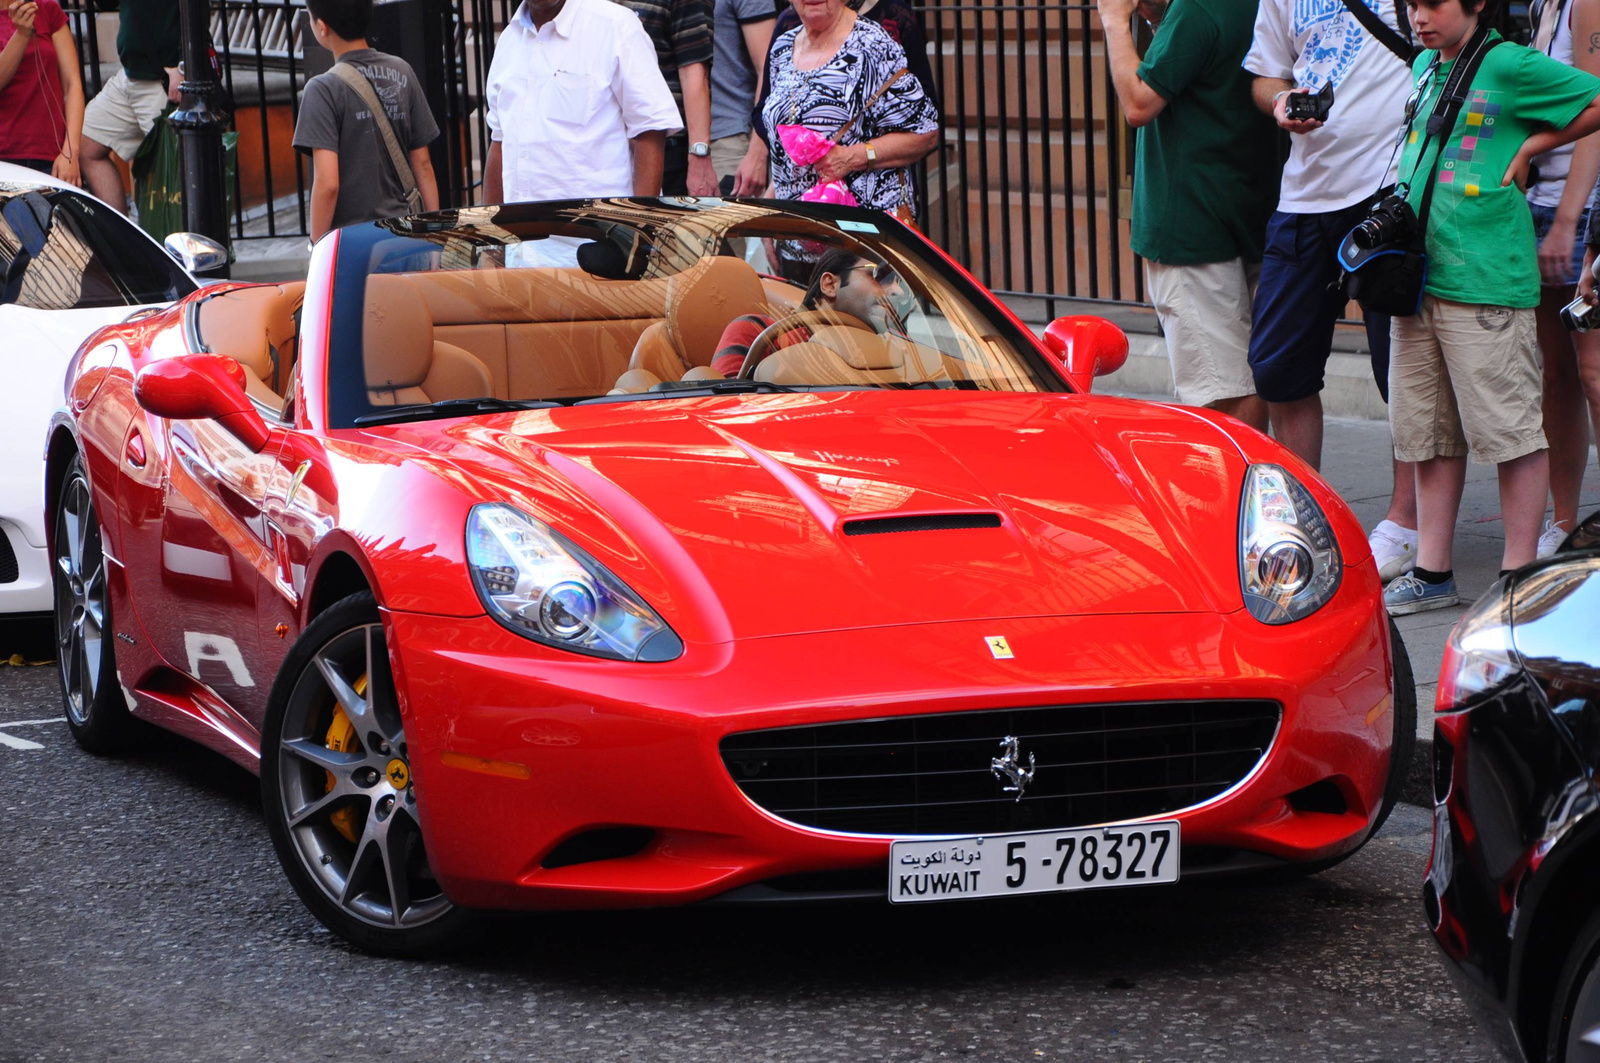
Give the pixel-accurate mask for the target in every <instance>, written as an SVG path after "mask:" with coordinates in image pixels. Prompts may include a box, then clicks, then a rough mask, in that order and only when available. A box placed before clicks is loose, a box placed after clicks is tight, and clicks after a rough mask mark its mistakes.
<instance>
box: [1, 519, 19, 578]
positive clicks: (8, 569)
mask: <svg viewBox="0 0 1600 1063" xmlns="http://www.w3.org/2000/svg"><path fill="white" fill-rule="evenodd" d="M15 582H17V555H16V554H15V553H13V552H12V550H11V539H10V538H9V537H7V535H6V528H5V525H4V524H0V583H15Z"/></svg>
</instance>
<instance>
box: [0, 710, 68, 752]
mask: <svg viewBox="0 0 1600 1063" xmlns="http://www.w3.org/2000/svg"><path fill="white" fill-rule="evenodd" d="M66 722H67V718H66V717H65V716H52V717H50V718H49V719H48V720H11V721H8V722H6V723H0V727H32V726H34V725H35V724H41V723H66ZM0 746H5V747H6V748H7V749H21V750H28V749H43V748H44V746H42V745H40V744H39V743H38V742H30V741H28V740H27V739H26V738H18V737H16V736H15V735H8V734H6V733H5V732H4V731H0Z"/></svg>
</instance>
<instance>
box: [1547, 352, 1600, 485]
mask: <svg viewBox="0 0 1600 1063" xmlns="http://www.w3.org/2000/svg"><path fill="white" fill-rule="evenodd" d="M1572 345H1573V346H1574V347H1575V348H1577V352H1578V380H1579V381H1580V382H1581V383H1582V384H1583V394H1584V398H1586V399H1587V400H1588V401H1589V421H1590V423H1591V425H1593V427H1594V441H1595V443H1596V444H1600V332H1574V333H1573V334H1572ZM1583 460H1584V464H1585V465H1587V464H1588V461H1589V452H1588V450H1587V449H1585V450H1584V452H1583ZM1551 475H1552V476H1554V475H1555V473H1554V470H1553V469H1552V471H1551Z"/></svg>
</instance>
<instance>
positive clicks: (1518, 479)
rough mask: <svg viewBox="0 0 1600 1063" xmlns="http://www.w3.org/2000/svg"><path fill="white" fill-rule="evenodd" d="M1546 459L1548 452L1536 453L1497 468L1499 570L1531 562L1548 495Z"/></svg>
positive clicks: (1518, 566) (1548, 483)
mask: <svg viewBox="0 0 1600 1063" xmlns="http://www.w3.org/2000/svg"><path fill="white" fill-rule="evenodd" d="M1549 458H1550V452H1549V451H1547V450H1536V451H1534V452H1533V453H1532V454H1524V455H1523V456H1522V457H1520V458H1512V459H1511V460H1510V461H1502V462H1501V463H1500V465H1499V472H1500V515H1501V520H1502V521H1503V522H1504V524H1505V529H1506V547H1505V553H1504V554H1503V555H1502V556H1501V559H1500V567H1501V568H1521V567H1522V566H1523V565H1526V564H1527V563H1528V562H1530V561H1532V560H1533V556H1534V552H1535V550H1536V549H1537V548H1538V545H1539V526H1540V525H1541V524H1543V523H1544V500H1545V496H1546V495H1548V494H1549V493H1550V461H1549ZM1457 497H1458V498H1459V497H1460V496H1459V495H1458V496H1457ZM1424 542H1426V539H1425V540H1424Z"/></svg>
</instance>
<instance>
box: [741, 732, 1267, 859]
mask: <svg viewBox="0 0 1600 1063" xmlns="http://www.w3.org/2000/svg"><path fill="white" fill-rule="evenodd" d="M1281 712H1282V708H1281V706H1279V705H1278V704H1277V703H1276V702H1272V701H1164V702H1133V703H1124V704H1114V705H1064V706H1052V707H1048V708H1033V709H1002V710H989V711H984V712H951V713H940V714H937V715H931V716H897V717H891V718H888V719H879V720H853V721H850V722H847V723H830V724H817V725H813V726H807V727H782V728H776V729H773V730H768V731H747V732H745V733H743V734H734V735H729V736H727V737H726V738H724V739H723V740H722V746H721V750H722V761H723V763H724V764H725V765H726V766H727V769H728V772H729V774H731V775H732V776H733V780H734V782H736V783H737V784H738V785H739V788H740V789H741V790H743V791H744V792H745V795H746V796H748V797H749V798H750V800H752V801H754V802H755V803H756V804H758V805H760V806H761V807H762V808H764V809H766V810H767V811H768V812H771V813H772V814H774V815H776V816H779V817H782V818H783V819H786V820H789V821H790V822H793V823H799V824H803V825H805V826H808V827H819V828H822V829H825V830H838V831H850V832H854V833H861V834H894V835H914V834H978V833H988V832H995V831H1012V830H1042V829H1047V828H1054V827H1077V826H1084V825H1086V824H1092V823H1104V822H1107V821H1110V820H1120V819H1133V818H1137V817H1140V816H1155V815H1161V814H1163V813H1166V812H1174V811H1177V810H1178V809H1181V808H1188V807H1190V806H1192V805H1197V804H1200V803H1201V802H1203V801H1207V800H1209V799H1211V798H1213V797H1215V796H1217V795H1218V794H1220V793H1222V792H1223V791H1224V790H1227V789H1228V788H1229V787H1231V786H1233V785H1234V784H1235V783H1237V782H1239V780H1241V779H1243V778H1244V777H1245V776H1246V775H1249V774H1250V772H1251V770H1252V769H1254V768H1255V766H1256V764H1258V763H1259V762H1260V761H1261V758H1262V757H1264V756H1265V755H1266V752H1267V749H1268V747H1269V746H1271V744H1272V739H1273V736H1274V735H1275V734H1276V733H1277V729H1278V718H1279V716H1280V714H1281ZM1007 736H1011V737H1015V738H1017V739H1020V749H1019V752H1020V755H1021V760H1022V762H1023V764H1024V765H1026V763H1027V760H1028V757H1029V755H1030V754H1031V755H1032V756H1033V758H1034V777H1033V781H1032V782H1031V783H1029V784H1028V786H1027V789H1026V792H1025V793H1024V795H1023V798H1022V800H1021V801H1017V800H1016V799H1015V798H1014V796H1013V795H1012V794H1007V793H1004V792H1003V791H1002V787H1003V786H1004V785H1005V783H1004V782H1003V781H1002V780H1001V779H999V778H997V777H996V776H995V774H994V772H993V771H991V769H990V759H991V758H993V757H1000V756H1002V755H1003V753H1004V750H1003V749H1002V747H1001V739H1003V738H1005V737H1007Z"/></svg>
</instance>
